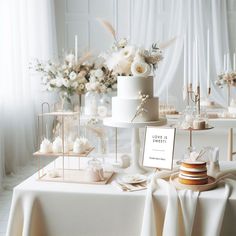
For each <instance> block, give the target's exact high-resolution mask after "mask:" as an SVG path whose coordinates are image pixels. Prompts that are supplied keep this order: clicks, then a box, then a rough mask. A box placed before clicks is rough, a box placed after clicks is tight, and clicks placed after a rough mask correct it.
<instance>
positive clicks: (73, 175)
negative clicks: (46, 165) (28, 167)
mask: <svg viewBox="0 0 236 236" xmlns="http://www.w3.org/2000/svg"><path fill="white" fill-rule="evenodd" d="M51 171H57V172H58V174H59V175H58V176H57V177H50V176H49V175H48V174H47V173H44V174H43V175H41V176H40V177H39V178H38V180H39V181H46V182H63V183H80V184H95V185H104V184H107V183H108V182H109V180H110V179H111V177H112V176H113V174H114V172H110V171H104V172H103V174H104V180H101V181H98V182H91V181H88V180H86V178H85V170H82V169H64V178H63V170H62V169H54V170H51Z"/></svg>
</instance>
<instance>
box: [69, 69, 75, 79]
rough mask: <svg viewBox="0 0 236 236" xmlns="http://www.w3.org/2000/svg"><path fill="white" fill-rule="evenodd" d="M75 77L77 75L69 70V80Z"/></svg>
mask: <svg viewBox="0 0 236 236" xmlns="http://www.w3.org/2000/svg"><path fill="white" fill-rule="evenodd" d="M76 77H77V75H76V73H75V72H74V71H72V72H70V75H69V78H70V80H75V79H76Z"/></svg>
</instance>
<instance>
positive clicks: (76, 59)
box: [75, 34, 78, 63]
mask: <svg viewBox="0 0 236 236" xmlns="http://www.w3.org/2000/svg"><path fill="white" fill-rule="evenodd" d="M75 62H76V63H77V62H78V35H77V34H76V35H75Z"/></svg>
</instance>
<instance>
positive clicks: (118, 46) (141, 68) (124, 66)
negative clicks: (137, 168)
mask: <svg viewBox="0 0 236 236" xmlns="http://www.w3.org/2000/svg"><path fill="white" fill-rule="evenodd" d="M98 20H99V21H100V23H101V24H102V25H103V26H104V27H105V28H106V29H107V30H108V31H109V32H110V33H111V34H112V35H113V38H114V44H113V46H112V49H111V50H110V51H108V52H106V53H102V54H101V55H100V57H102V58H103V59H104V64H105V65H106V66H107V67H108V69H109V70H110V71H111V72H112V74H113V75H116V76H117V75H120V76H132V75H134V76H148V75H150V74H151V73H152V72H153V70H155V69H156V68H157V66H158V63H159V62H160V61H161V60H162V59H163V56H162V51H161V49H160V47H158V46H157V44H156V43H154V44H152V46H151V48H150V49H149V50H147V49H144V48H142V47H137V46H135V45H130V44H129V43H128V40H127V39H126V38H122V39H120V40H118V39H117V36H116V32H115V30H114V28H113V27H112V25H111V24H110V23H109V22H107V21H105V20H101V19H98Z"/></svg>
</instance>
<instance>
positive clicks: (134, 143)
mask: <svg viewBox="0 0 236 236" xmlns="http://www.w3.org/2000/svg"><path fill="white" fill-rule="evenodd" d="M103 124H104V125H106V126H110V127H115V128H132V136H131V156H132V163H131V166H130V167H129V168H127V171H126V172H128V173H132V174H134V173H145V172H146V171H145V170H144V169H143V168H142V167H141V166H140V164H139V159H140V137H139V128H143V127H146V126H163V125H165V124H166V119H164V118H162V119H160V120H158V121H149V122H120V121H114V120H112V118H106V119H104V120H103Z"/></svg>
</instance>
